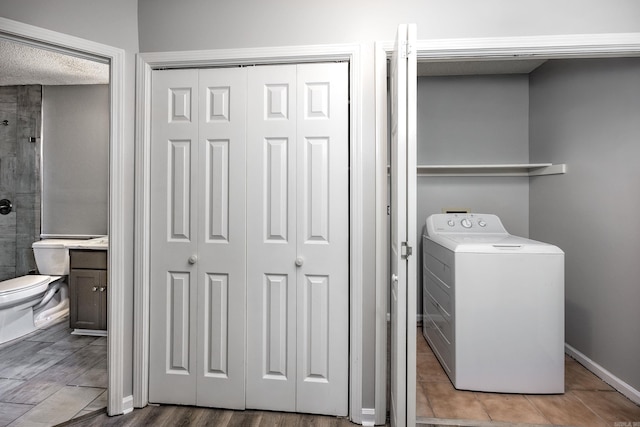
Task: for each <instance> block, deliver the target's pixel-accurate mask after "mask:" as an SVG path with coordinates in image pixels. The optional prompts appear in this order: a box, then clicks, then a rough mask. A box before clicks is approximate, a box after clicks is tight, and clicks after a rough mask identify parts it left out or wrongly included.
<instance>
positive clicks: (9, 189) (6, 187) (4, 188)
mask: <svg viewBox="0 0 640 427" xmlns="http://www.w3.org/2000/svg"><path fill="white" fill-rule="evenodd" d="M1 153H2V150H1V149H0V154H1ZM0 191H1V192H2V195H1V196H2V198H3V199H9V200H13V198H14V195H15V191H16V156H15V155H13V156H10V155H0Z"/></svg>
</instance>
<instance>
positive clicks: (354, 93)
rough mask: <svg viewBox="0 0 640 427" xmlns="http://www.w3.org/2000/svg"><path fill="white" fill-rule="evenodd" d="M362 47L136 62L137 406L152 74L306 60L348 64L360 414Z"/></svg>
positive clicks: (144, 384) (352, 322) (143, 351)
mask: <svg viewBox="0 0 640 427" xmlns="http://www.w3.org/2000/svg"><path fill="white" fill-rule="evenodd" d="M360 50H361V47H360V45H357V44H351V45H326V46H292V47H276V48H256V49H224V50H207V51H186V52H159V53H141V54H139V55H138V58H137V64H136V88H137V89H136V123H137V124H138V127H137V130H136V162H135V165H136V176H135V182H136V205H135V212H136V214H135V229H136V234H135V259H134V264H135V265H136V267H137V268H136V272H135V288H134V304H135V306H134V344H133V345H134V347H133V373H134V377H133V404H134V406H135V407H143V406H145V405H146V404H147V403H148V383H149V382H148V379H149V365H148V360H149V289H150V284H149V277H150V274H149V262H150V260H149V254H150V248H149V241H150V235H149V223H150V221H149V218H150V216H151V212H150V209H149V206H150V204H149V202H150V176H149V171H150V160H149V159H150V134H151V132H150V129H151V127H150V126H151V115H150V106H151V103H150V96H151V72H152V70H154V69H160V68H199V67H216V66H219V67H222V66H234V65H255V64H293V63H305V62H326V61H348V62H349V97H350V105H349V115H350V122H349V166H350V172H349V186H350V195H349V199H350V200H349V212H350V218H349V254H350V260H351V261H350V269H349V287H350V291H349V292H350V311H349V330H350V334H349V347H350V348H349V385H350V387H349V413H350V418H351V420H352V421H353V422H356V423H360V422H361V418H362V366H361V363H362V362H361V361H362V327H363V324H362V287H363V245H362V240H363V237H364V230H363V224H364V222H365V221H364V210H363V197H364V185H363V179H362V171H363V163H362V136H361V135H362V132H361V126H362V105H361V98H362V76H361V66H360V61H361V59H360Z"/></svg>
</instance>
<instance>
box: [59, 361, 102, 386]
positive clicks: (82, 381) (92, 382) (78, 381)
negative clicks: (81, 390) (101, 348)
mask: <svg viewBox="0 0 640 427" xmlns="http://www.w3.org/2000/svg"><path fill="white" fill-rule="evenodd" d="M67 384H68V385H75V386H81V387H101V388H105V389H106V388H107V385H108V384H109V378H108V375H107V356H106V354H105V355H104V356H102V357H100V358H99V359H98V360H97V362H95V363H94V365H93V366H92V367H91V368H89V369H87V370H86V371H84V372H83V373H81V374H80V375H78V376H77V377H75V378H73V379H72V380H71V381H69V382H68V383H67Z"/></svg>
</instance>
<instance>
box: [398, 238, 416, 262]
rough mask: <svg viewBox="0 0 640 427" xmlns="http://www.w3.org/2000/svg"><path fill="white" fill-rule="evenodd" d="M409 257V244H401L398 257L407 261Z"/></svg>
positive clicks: (411, 250) (410, 251)
mask: <svg viewBox="0 0 640 427" xmlns="http://www.w3.org/2000/svg"><path fill="white" fill-rule="evenodd" d="M411 255H413V248H412V247H411V246H409V242H402V246H401V248H400V256H401V257H402V259H407V258H409V257H410V256H411Z"/></svg>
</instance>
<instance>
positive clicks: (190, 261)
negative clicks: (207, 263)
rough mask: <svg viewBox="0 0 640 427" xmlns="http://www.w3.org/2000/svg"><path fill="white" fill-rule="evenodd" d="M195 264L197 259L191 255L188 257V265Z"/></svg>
mask: <svg viewBox="0 0 640 427" xmlns="http://www.w3.org/2000/svg"><path fill="white" fill-rule="evenodd" d="M196 262H198V257H197V256H196V255H191V256H190V257H189V264H195V263H196Z"/></svg>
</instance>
